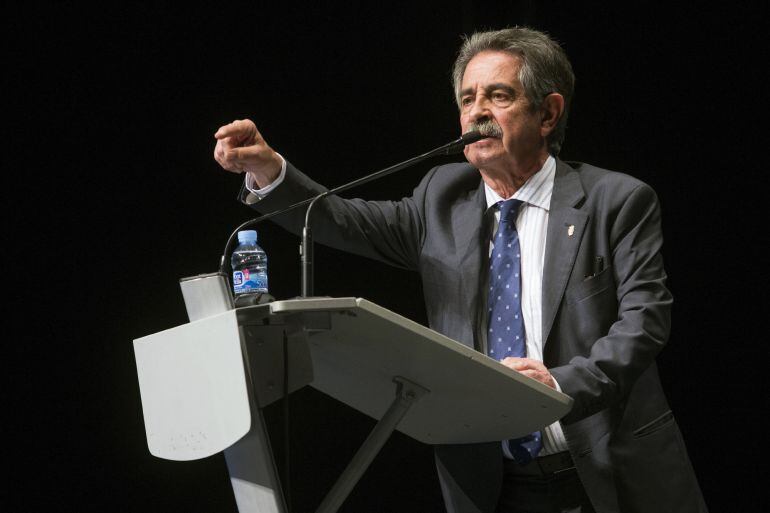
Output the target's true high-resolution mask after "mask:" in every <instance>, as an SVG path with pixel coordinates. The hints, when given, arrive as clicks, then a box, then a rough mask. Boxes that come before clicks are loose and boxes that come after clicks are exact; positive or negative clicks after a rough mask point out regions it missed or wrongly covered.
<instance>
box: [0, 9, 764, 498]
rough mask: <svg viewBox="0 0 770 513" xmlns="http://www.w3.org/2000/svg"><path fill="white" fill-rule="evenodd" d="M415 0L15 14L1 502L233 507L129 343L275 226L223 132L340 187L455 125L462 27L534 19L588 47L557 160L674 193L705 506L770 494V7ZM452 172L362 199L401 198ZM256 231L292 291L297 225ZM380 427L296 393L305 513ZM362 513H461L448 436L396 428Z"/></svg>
mask: <svg viewBox="0 0 770 513" xmlns="http://www.w3.org/2000/svg"><path fill="white" fill-rule="evenodd" d="M414 4H415V5H412V4H399V3H387V4H382V5H379V6H376V7H370V6H366V7H364V4H362V3H353V2H351V3H339V4H335V5H323V4H318V5H314V6H307V5H303V4H300V3H289V4H285V5H283V6H282V7H281V6H275V5H273V6H267V5H262V4H261V3H259V2H254V3H250V4H243V5H239V6H235V5H228V6H224V5H221V6H220V5H213V4H212V5H209V6H205V7H192V6H189V5H184V4H179V5H177V6H172V5H171V4H168V5H165V6H158V5H152V4H144V3H142V4H133V5H131V6H128V5H126V6H122V7H117V6H110V7H106V6H99V7H97V6H96V5H94V7H93V8H85V7H84V6H80V7H77V6H75V5H73V4H58V5H55V6H54V5H38V6H32V7H28V8H27V9H26V11H25V12H23V13H22V12H12V11H11V10H9V9H4V11H5V12H4V14H5V16H4V21H3V25H4V30H3V34H4V35H3V38H4V42H5V45H4V46H5V53H6V59H5V64H6V66H5V68H6V69H5V73H4V75H5V76H4V78H3V83H4V89H5V90H6V91H7V92H6V94H4V97H5V98H4V103H6V107H5V111H6V113H7V116H6V123H5V126H4V128H3V140H4V143H5V144H6V145H7V147H6V149H5V151H4V152H3V170H4V171H5V176H6V179H7V180H8V184H9V185H8V186H7V187H6V192H5V194H4V197H5V199H4V208H5V209H6V210H7V212H6V214H5V216H4V217H5V219H6V220H7V223H6V226H7V229H6V230H4V231H5V233H6V235H5V237H4V238H5V242H6V244H5V245H6V246H8V247H10V249H12V251H10V252H6V255H9V254H10V256H11V258H10V259H9V262H8V264H7V266H6V271H7V272H6V275H7V276H6V278H7V288H6V294H7V297H9V298H10V300H11V301H10V302H11V303H12V304H14V305H16V306H17V307H19V308H14V309H6V317H7V321H8V322H7V326H8V328H7V329H8V333H7V334H6V336H5V337H4V339H5V344H4V345H5V349H6V351H5V354H6V357H5V358H4V360H5V366H6V368H7V370H6V372H5V374H4V378H5V380H6V386H5V387H4V389H5V390H4V394H3V396H4V398H5V399H4V402H5V412H6V415H5V421H4V425H3V431H4V432H5V433H6V434H7V436H5V440H6V442H5V443H4V445H5V448H4V454H5V455H6V456H5V457H4V460H5V464H4V467H6V468H7V469H9V470H10V471H11V472H10V473H11V477H10V479H8V480H5V481H3V485H2V506H1V508H2V509H3V511H105V510H112V511H142V512H155V511H158V512H160V511H188V512H211V511H218V512H220V511H235V503H234V501H233V499H232V493H231V490H230V485H229V481H228V479H227V473H226V470H225V466H224V460H223V458H222V457H221V455H217V456H214V457H211V458H208V459H205V460H201V461H195V462H188V463H175V462H169V461H163V460H159V459H155V458H153V457H152V456H150V455H149V453H148V451H147V447H146V443H145V440H144V426H143V419H142V412H141V405H140V402H139V390H138V385H137V379H136V368H135V365H134V359H133V349H132V340H133V339H135V338H138V337H142V336H145V335H148V334H150V333H154V332H156V331H160V330H163V329H167V328H170V327H173V326H177V325H179V324H182V323H184V322H186V314H185V310H184V305H183V303H182V299H181V295H180V292H179V287H178V279H179V278H181V277H184V276H190V275H195V274H199V273H205V272H212V271H214V270H215V269H216V266H217V264H218V259H219V256H220V254H221V251H222V249H223V246H224V243H225V241H226V239H227V236H228V235H229V233H230V231H231V230H232V229H233V228H234V227H235V226H237V225H238V224H240V223H241V222H242V221H244V220H246V219H248V218H249V217H252V216H253V213H252V212H251V211H249V210H248V209H247V208H245V207H243V206H242V205H240V204H239V203H237V202H236V201H235V196H236V193H237V191H238V188H239V185H240V182H241V178H240V177H239V176H236V175H233V174H230V173H226V172H224V171H222V170H221V169H219V168H218V166H217V165H216V163H215V162H214V161H213V158H212V151H213V146H214V139H213V133H214V132H215V130H216V129H217V128H218V127H219V126H220V125H222V124H225V123H228V122H230V121H232V120H233V119H239V118H243V117H249V118H250V119H253V120H255V122H256V123H257V125H258V126H259V127H260V129H261V131H262V133H263V135H264V136H265V138H266V139H267V140H268V142H269V143H270V144H271V145H272V146H273V147H274V148H276V149H277V150H278V151H280V152H281V153H282V154H283V155H284V156H285V157H286V158H287V159H290V160H291V161H292V162H293V163H294V164H295V165H297V166H298V167H299V168H300V169H303V170H305V171H306V172H308V173H309V174H311V175H312V176H313V177H315V178H317V179H318V180H319V181H321V182H323V183H325V184H326V185H329V186H333V185H338V184H341V183H343V182H346V181H348V180H351V179H353V178H355V177H358V176H361V175H362V174H364V173H367V172H370V171H374V170H376V169H379V168H381V167H385V166H387V165H390V164H393V163H395V162H398V161H400V160H404V159H406V158H408V157H411V156H413V155H416V154H418V153H422V152H424V151H426V150H428V149H431V148H433V147H434V146H438V145H439V144H442V143H444V142H446V141H448V140H450V139H452V138H454V137H456V135H457V134H458V123H457V114H456V111H455V107H454V105H453V98H452V90H451V86H450V81H449V80H450V79H449V70H450V67H451V64H452V62H453V59H454V56H455V52H456V50H457V48H458V46H459V43H460V35H461V34H463V33H470V32H472V31H474V30H479V29H487V28H502V27H504V26H509V25H515V24H524V25H530V26H533V27H535V28H538V29H541V30H546V31H548V32H549V33H550V34H551V35H552V36H554V37H555V38H556V39H557V40H559V41H560V42H562V43H563V45H564V47H565V49H566V51H567V53H568V55H569V56H570V59H571V61H572V63H573V67H574V70H575V74H576V76H577V85H576V95H575V101H574V105H573V109H572V112H571V115H570V123H569V129H568V133H567V139H566V143H565V146H564V149H563V151H562V155H561V156H562V158H564V159H565V160H580V161H584V162H590V163H592V164H595V165H598V166H601V167H605V168H609V169H615V170H621V171H624V172H627V173H629V174H631V175H633V176H636V177H638V178H640V179H642V180H644V181H646V182H648V183H649V184H650V185H652V186H653V188H654V189H655V190H656V191H657V192H658V194H659V197H660V200H661V203H662V207H663V216H664V235H665V246H664V256H665V259H666V267H667V270H668V274H669V285H670V288H671V290H672V291H673V293H674V296H675V305H674V323H673V333H672V337H671V343H670V345H669V346H668V347H666V348H665V350H664V351H663V352H662V353H661V355H660V357H659V359H658V361H659V365H660V369H661V374H662V379H663V382H664V386H665V388H666V391H667V394H668V397H669V399H670V402H671V404H672V408H673V410H674V412H675V414H676V416H677V419H678V422H679V425H680V427H681V430H682V432H683V434H684V438H685V441H686V443H687V444H688V447H689V451H690V456H691V459H692V461H693V464H694V467H695V470H696V473H697V475H698V477H699V480H700V483H701V487H702V488H703V491H704V495H705V497H706V500H707V503H708V504H709V506H710V508H711V510H712V511H738V510H741V509H743V508H749V509H753V510H757V511H761V510H763V509H764V508H766V507H767V499H766V494H761V493H759V492H760V490H756V488H757V487H758V484H759V483H760V482H761V481H760V479H761V477H760V476H762V474H763V472H762V470H761V469H762V468H763V467H762V466H760V461H761V457H762V456H764V453H765V447H766V444H765V438H766V436H765V433H764V432H763V430H761V429H760V428H761V426H762V425H763V421H762V420H761V419H762V414H763V413H764V412H765V411H766V409H767V408H766V402H767V401H766V399H765V398H764V397H765V396H766V392H767V390H766V387H765V379H764V374H766V372H763V371H762V367H761V362H764V360H765V359H766V356H767V349H766V348H765V340H766V339H765V337H764V333H760V330H759V326H760V325H761V324H762V322H763V321H764V319H765V318H766V313H765V306H766V301H765V300H764V297H765V294H763V290H764V287H763V285H764V284H765V283H766V282H767V271H766V262H767V258H766V257H765V256H764V254H765V251H764V249H765V243H764V242H763V241H766V235H765V232H766V231H767V228H766V227H765V225H764V223H765V218H766V213H765V212H766V207H765V203H764V201H763V198H762V197H761V196H760V192H764V191H763V186H764V185H765V184H766V181H765V180H764V169H763V167H764V162H763V160H764V158H763V157H764V155H763V153H764V149H765V148H764V145H765V144H766V140H765V139H766V138H765V137H764V136H762V135H761V134H762V133H763V127H764V125H766V115H765V113H764V109H766V107H765V104H766V99H765V91H764V90H765V87H764V85H765V83H764V82H763V81H762V74H761V71H762V69H763V68H765V67H766V59H765V57H764V55H765V54H764V53H763V52H761V51H759V48H760V39H761V38H762V37H763V34H764V31H759V30H758V29H757V27H755V22H756V21H757V20H759V19H760V13H759V11H758V10H757V11H756V12H753V11H752V10H750V9H748V8H741V9H738V8H729V9H728V8H718V7H713V8H711V9H707V8H705V7H702V6H700V7H698V8H697V9H694V8H686V7H672V6H671V5H667V4H663V3H661V4H651V3H639V2H636V3H633V5H631V6H626V7H624V8H618V7H614V8H611V9H610V8H599V7H595V6H593V4H590V5H591V6H590V7H589V6H588V5H589V4H581V5H575V4H578V3H577V2H571V3H567V2H565V3H556V2H521V1H519V2H508V3H505V4H495V3H488V2H477V1H470V2H469V1H465V2H450V1H446V2H440V3H439V2H436V3H431V4H429V3H426V4H419V5H417V3H416V2H415V3H414ZM434 164H435V163H434ZM430 165H431V164H425V165H424V166H421V167H418V168H417V169H414V170H411V171H406V172H403V173H401V174H399V175H395V176H392V177H390V178H387V179H385V180H384V181H382V182H379V183H377V184H374V185H369V186H365V187H363V188H362V189H360V190H359V191H357V193H356V194H357V195H360V196H361V197H365V198H370V199H397V198H399V197H401V196H404V195H407V194H409V193H410V191H411V189H412V188H413V187H414V186H415V185H416V183H417V182H418V181H419V178H420V176H421V175H422V174H423V173H424V172H425V171H426V170H427V169H429V167H430ZM259 232H260V244H261V245H262V246H263V247H264V248H265V249H266V251H267V253H268V255H269V257H270V269H269V272H270V285H271V292H272V293H273V295H275V296H276V297H278V298H289V297H293V296H296V295H297V294H298V293H299V272H298V266H299V263H298V257H297V255H296V247H297V239H296V237H294V236H292V235H289V234H286V233H284V232H283V231H281V230H280V229H278V228H277V227H275V226H273V225H270V224H265V225H262V226H261V227H260V228H259ZM317 265H318V268H317V271H316V272H317V275H318V276H317V284H316V289H317V290H316V291H317V292H318V293H319V294H323V295H331V296H361V297H366V298H367V299H370V300H372V301H374V302H377V303H379V304H381V305H383V306H385V307H387V308H390V309H392V310H394V311H396V312H398V313H401V314H403V315H405V316H407V317H410V318H412V319H415V320H417V321H419V322H424V321H425V316H424V310H423V306H422V303H421V301H422V300H421V290H420V286H419V280H418V278H417V276H416V275H413V274H409V273H405V272H403V271H399V270H395V269H391V268H388V267H385V266H383V265H380V264H378V263H374V262H371V261H368V260H364V259H361V258H358V257H352V256H349V255H345V254H342V253H340V252H337V251H333V250H330V249H327V248H318V249H317ZM268 413H269V416H270V419H271V425H273V426H278V425H279V420H280V419H279V415H278V414H279V413H280V412H279V411H278V410H270V411H269V412H268ZM372 425H373V422H372V421H371V420H370V419H368V418H366V417H364V416H363V415H361V414H358V413H356V412H354V411H352V410H350V409H348V408H347V407H345V406H342V405H340V404H338V403H336V402H335V401H333V400H331V399H329V398H326V397H324V396H322V395H321V394H320V393H318V392H315V391H313V390H311V389H305V390H303V391H301V392H299V393H297V394H296V395H295V396H294V398H293V401H292V433H291V434H292V448H293V459H292V478H293V481H292V489H293V493H292V496H293V497H292V500H293V502H294V505H295V510H296V511H312V510H313V509H314V507H315V506H316V505H317V504H318V502H319V501H320V499H321V497H322V496H323V491H324V490H325V489H327V488H328V487H329V486H330V485H331V484H332V483H333V481H334V479H335V477H336V476H337V475H338V473H339V472H340V471H341V470H342V468H343V467H344V465H345V464H346V463H347V461H348V460H349V458H350V457H351V456H352V454H353V452H354V450H355V449H356V448H357V446H358V444H360V442H361V441H362V440H363V438H364V437H365V436H366V434H367V432H368V430H369V429H371V427H372ZM276 437H279V434H276ZM735 483H740V486H739V487H735ZM651 493H654V491H652V490H651ZM760 495H762V498H761V499H760V498H759V496H760ZM342 511H348V512H350V511H421V512H422V511H425V512H433V511H435V512H438V511H442V505H441V500H440V492H439V488H438V481H437V479H436V477H435V472H434V470H433V465H432V455H431V450H430V448H428V447H426V446H423V445H421V444H419V443H417V442H414V441H412V440H410V439H408V438H406V437H405V436H403V435H400V434H396V435H395V436H394V437H393V438H392V439H391V440H390V441H389V442H388V444H387V445H386V446H385V448H384V450H383V452H382V454H381V455H380V456H379V457H378V459H377V460H376V461H375V462H374V464H373V465H372V467H371V468H370V470H369V472H368V473H367V474H366V476H365V477H364V478H363V480H362V481H361V483H360V484H359V485H358V486H357V487H356V488H355V490H354V491H353V493H352V495H351V496H350V498H349V499H348V501H347V502H346V503H345V505H344V507H343V508H342Z"/></svg>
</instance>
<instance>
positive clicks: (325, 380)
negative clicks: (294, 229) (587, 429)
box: [134, 275, 572, 513]
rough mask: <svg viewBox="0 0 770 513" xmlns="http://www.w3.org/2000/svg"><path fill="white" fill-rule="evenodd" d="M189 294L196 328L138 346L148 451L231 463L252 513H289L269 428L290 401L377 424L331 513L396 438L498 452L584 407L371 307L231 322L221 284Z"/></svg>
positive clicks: (205, 283) (316, 309) (333, 495)
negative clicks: (301, 395)
mask: <svg viewBox="0 0 770 513" xmlns="http://www.w3.org/2000/svg"><path fill="white" fill-rule="evenodd" d="M181 285H182V291H183V295H184V296H185V303H186V305H187V310H188V314H189V316H190V321H191V322H190V323H189V324H185V325H183V326H179V327H176V328H172V329H170V330H166V331H162V332H160V333H155V334H153V335H150V336H147V337H143V338H140V339H137V340H135V341H134V351H135V355H136V363H137V370H138V376H139V385H140V391H141V396H142V406H143V409H144V421H145V428H146V431H147V443H148V446H149V450H150V453H152V454H153V455H155V456H157V457H159V458H165V459H170V460H192V459H199V458H204V457H207V456H210V455H213V454H215V453H217V452H219V451H224V453H225V459H226V461H227V467H228V471H229V473H230V478H231V482H232V485H233V491H234V493H235V498H236V503H237V505H238V510H239V512H240V513H256V512H260V513H262V512H270V513H272V512H280V513H283V512H285V511H286V508H285V502H284V498H283V495H282V492H281V485H280V482H279V479H278V476H277V473H276V467H275V463H274V460H273V456H272V450H271V448H270V440H269V437H268V436H267V431H266V430H265V426H264V421H263V418H262V408H264V407H265V406H266V405H268V404H270V403H272V402H274V401H276V400H278V399H280V398H281V397H282V396H283V393H284V390H285V389H288V391H289V392H292V391H294V390H297V389H299V388H301V387H303V386H305V385H310V386H312V387H314V388H316V389H318V390H320V391H321V392H324V393H326V394H328V395H330V396H332V397H334V398H336V399H338V400H340V401H342V402H344V403H345V404H347V405H349V406H351V407H353V408H355V409H357V410H359V411H361V412H363V413H365V414H367V415H369V416H371V417H373V418H374V419H377V420H378V422H377V424H376V426H375V428H374V429H373V430H372V432H371V434H370V435H369V437H368V438H367V439H366V441H365V442H364V444H363V445H362V446H361V448H360V449H359V451H358V452H357V453H356V455H355V456H354V457H353V460H352V461H351V462H350V464H349V465H348V467H347V468H346V469H345V471H344V472H343V474H342V476H340V478H339V480H338V481H337V483H336V484H335V485H334V487H333V488H332V490H331V491H330V492H329V493H328V495H327V496H326V498H325V499H324V500H323V502H322V503H321V505H320V506H319V508H318V510H317V511H319V512H324V513H326V512H334V511H337V509H338V508H339V507H340V505H341V504H342V502H343V501H344V500H345V498H346V497H347V495H348V494H349V493H350V491H351V490H352V488H353V487H354V486H355V484H356V482H357V481H358V479H359V478H360V477H361V475H362V474H363V472H364V471H365V470H366V468H367V467H368V465H369V464H370V463H371V461H372V460H373V458H374V457H375V456H376V454H377V452H378V451H379V450H380V448H381V447H382V445H383V444H384V443H385V441H386V440H387V438H388V437H389V436H390V434H391V433H392V432H393V430H394V429H398V430H399V431H401V432H402V433H404V434H406V435H408V436H411V437H412V438H414V439H416V440H419V441H421V442H424V443H427V444H463V443H478V442H490V441H495V440H503V439H507V438H515V437H518V436H522V435H525V434H527V433H531V432H533V431H535V430H537V429H540V428H542V427H543V426H546V425H548V424H550V423H552V422H554V421H556V420H557V419H559V418H561V417H562V416H563V415H565V414H566V413H567V412H568V411H569V408H570V405H571V402H572V400H571V399H570V398H569V397H568V396H566V395H564V394H561V393H559V392H557V391H555V390H553V389H551V388H549V387H547V386H545V385H543V384H541V383H539V382H537V381H535V380H532V379H530V378H527V377H524V376H522V375H520V374H518V373H516V372H515V371H512V370H510V369H508V368H507V367H505V366H503V365H502V364H500V363H498V362H496V361H494V360H492V359H490V358H488V357H486V356H484V355H482V354H480V353H478V352H476V351H474V350H472V349H470V348H468V347H466V346H464V345H462V344H460V343H458V342H455V341H453V340H451V339H449V338H447V337H445V336H443V335H441V334H439V333H437V332H435V331H432V330H430V329H428V328H426V327H424V326H421V325H419V324H417V323H415V322H412V321H410V320H409V319H406V318H404V317H401V316H399V315H397V314H395V313H393V312H391V311H389V310H386V309H385V308H382V307H380V306H377V305H376V304H374V303H371V302H369V301H366V300H365V299H357V298H309V299H293V300H287V301H276V302H272V303H269V304H265V305H257V306H249V307H243V308H237V309H233V304H232V300H231V299H230V295H229V292H228V289H227V285H226V281H225V280H224V278H223V277H222V276H221V275H204V276H200V277H195V278H191V279H186V280H182V282H181ZM284 354H288V379H285V376H284V363H285V362H284ZM491 390H494V391H495V392H494V394H490V391H491ZM500 398H505V401H501V399H500Z"/></svg>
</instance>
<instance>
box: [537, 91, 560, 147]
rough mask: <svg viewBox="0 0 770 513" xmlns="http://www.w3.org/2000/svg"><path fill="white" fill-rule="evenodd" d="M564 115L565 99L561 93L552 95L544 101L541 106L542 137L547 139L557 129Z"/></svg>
mask: <svg viewBox="0 0 770 513" xmlns="http://www.w3.org/2000/svg"><path fill="white" fill-rule="evenodd" d="M563 114H564V97H563V96H562V95H560V94H559V93H551V94H549V95H548V96H546V97H545V98H544V99H543V104H542V105H541V106H540V115H541V119H540V135H542V136H543V137H547V136H548V135H550V134H551V132H553V131H554V130H555V129H556V125H557V124H558V123H559V120H560V119H561V117H562V115H563Z"/></svg>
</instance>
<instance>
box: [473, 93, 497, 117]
mask: <svg viewBox="0 0 770 513" xmlns="http://www.w3.org/2000/svg"><path fill="white" fill-rule="evenodd" d="M491 117H492V115H491V113H490V111H489V101H488V99H487V97H486V96H484V95H482V94H480V95H478V96H476V99H475V101H474V102H473V105H471V108H470V110H469V111H468V118H469V119H470V121H473V122H478V121H481V120H482V119H488V118H491Z"/></svg>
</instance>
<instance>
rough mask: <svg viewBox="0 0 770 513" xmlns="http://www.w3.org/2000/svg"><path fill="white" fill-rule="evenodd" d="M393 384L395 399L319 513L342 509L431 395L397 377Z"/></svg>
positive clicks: (321, 506) (418, 386)
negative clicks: (412, 413) (414, 411)
mask: <svg viewBox="0 0 770 513" xmlns="http://www.w3.org/2000/svg"><path fill="white" fill-rule="evenodd" d="M393 381H394V382H395V383H396V397H395V399H393V402H392V403H391V404H390V407H389V408H388V411H387V412H385V415H383V416H382V418H381V419H380V420H379V421H378V422H377V424H376V425H375V426H374V429H372V432H371V433H369V436H368V437H367V438H366V440H365V441H364V443H363V444H362V445H361V447H360V448H359V449H358V452H356V455H355V456H353V459H352V460H350V463H348V466H347V467H346V468H345V470H344V471H343V472H342V475H340V477H339V479H337V482H336V483H334V486H333V487H332V489H331V490H330V491H329V493H328V494H327V495H326V497H325V498H324V500H323V502H321V505H320V506H319V507H318V509H317V510H316V513H335V512H336V511H337V510H338V509H339V507H340V506H341V505H342V503H343V502H344V501H345V499H346V498H347V496H348V495H349V494H350V492H351V491H352V490H353V487H354V486H355V485H356V483H358V481H359V480H360V479H361V476H362V475H363V474H364V472H365V471H366V469H367V468H369V465H370V464H371V463H372V460H374V457H375V456H377V454H378V453H379V452H380V449H382V446H383V445H385V442H386V441H387V440H388V438H389V437H390V435H391V433H393V431H394V430H395V429H396V426H398V423H399V422H400V421H401V419H402V418H403V417H404V415H405V414H406V412H407V411H408V410H409V408H410V407H411V406H412V404H413V403H414V402H415V401H417V400H418V399H419V398H420V397H422V396H423V395H424V394H426V393H428V390H426V389H425V388H423V387H421V386H420V385H417V384H415V383H412V382H411V381H409V380H407V379H404V378H402V377H395V378H393Z"/></svg>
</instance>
